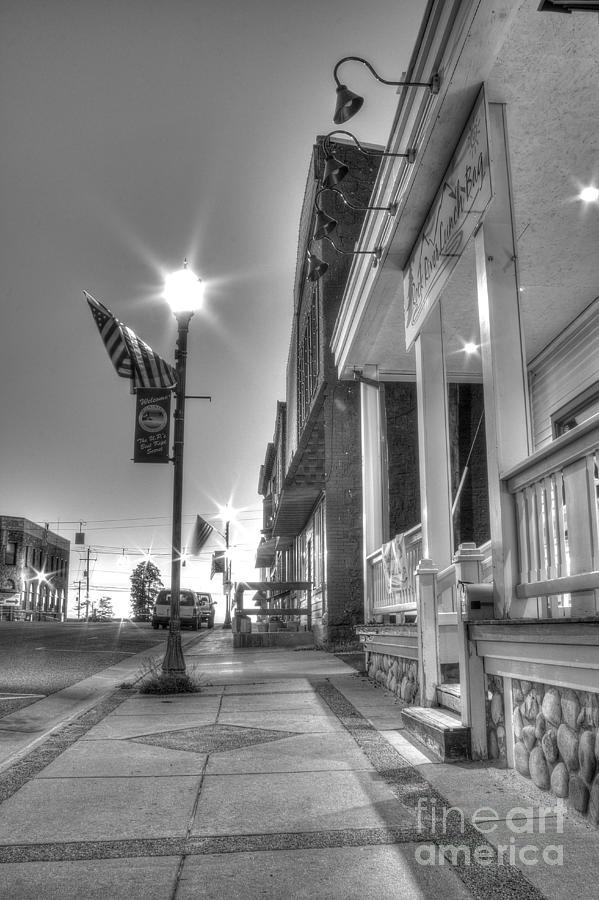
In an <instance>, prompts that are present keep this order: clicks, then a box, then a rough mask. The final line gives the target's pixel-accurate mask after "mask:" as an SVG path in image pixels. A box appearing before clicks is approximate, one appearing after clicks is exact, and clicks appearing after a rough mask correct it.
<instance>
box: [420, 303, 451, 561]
mask: <svg viewBox="0 0 599 900" xmlns="http://www.w3.org/2000/svg"><path fill="white" fill-rule="evenodd" d="M415 350H416V380H417V388H418V390H417V404H418V460H419V468H420V509H421V521H422V556H423V557H424V558H425V559H432V560H433V561H434V564H435V565H436V566H438V567H439V569H444V568H445V567H446V566H448V565H449V564H450V563H451V556H452V544H453V534H452V518H451V478H450V456H449V428H448V415H447V381H446V377H445V360H444V358H443V333H442V325H441V309H440V306H439V305H437V308H436V309H435V310H433V312H432V313H431V314H430V316H429V317H428V320H427V322H426V325H425V326H424V329H423V330H422V331H421V332H420V334H419V335H418V337H417V338H416V343H415Z"/></svg>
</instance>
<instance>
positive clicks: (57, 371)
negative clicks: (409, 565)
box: [0, 0, 426, 620]
mask: <svg viewBox="0 0 599 900" xmlns="http://www.w3.org/2000/svg"><path fill="white" fill-rule="evenodd" d="M425 5H426V4H425V2H424V0H372V2H370V3H368V4H367V3H364V0H327V2H319V3H316V2H315V0H302V3H296V2H293V3H291V2H288V0H169V2H168V3H166V2H160V0H52V2H51V3H48V2H47V0H0V134H1V138H0V272H1V276H0V284H1V285H2V303H1V306H0V322H1V327H0V348H1V352H0V384H1V385H2V388H1V390H2V427H1V428H0V459H1V467H0V513H1V514H4V515H10V516H23V517H25V518H27V519H30V520H32V521H34V522H40V523H44V522H48V523H49V524H50V528H51V529H52V530H53V531H56V532H58V533H59V534H61V535H62V536H63V537H65V538H67V539H68V540H70V541H71V542H73V541H74V536H75V533H76V532H79V531H83V532H84V533H85V536H86V537H85V541H86V543H85V546H84V547H81V546H79V547H75V546H73V547H72V555H71V572H70V585H71V587H70V592H69V594H70V603H69V610H70V611H72V609H73V607H72V602H71V601H72V600H73V599H74V598H75V596H76V593H77V590H76V588H74V587H73V585H74V583H75V582H76V581H78V580H80V579H82V578H83V571H84V568H85V562H84V560H85V557H86V556H87V550H88V548H89V555H90V563H91V564H90V601H91V602H92V603H94V602H97V599H98V598H99V597H100V596H110V597H111V598H112V603H113V607H114V609H115V611H116V612H117V613H119V614H124V615H127V614H128V613H129V611H130V607H129V587H130V584H129V577H130V574H131V571H132V570H133V568H134V567H135V566H136V565H137V564H138V563H139V562H141V561H143V559H144V558H146V555H147V554H148V553H149V554H150V557H151V559H152V561H153V562H155V564H156V565H157V566H158V568H159V569H160V571H161V573H162V578H163V581H164V582H165V584H168V582H169V581H170V555H171V537H170V536H171V508H172V466H171V465H170V464H165V465H143V464H134V463H133V462H132V455H133V429H134V414H135V400H134V397H133V396H132V394H131V393H130V391H129V383H128V381H127V380H125V379H123V378H119V377H118V376H117V374H116V372H115V371H114V369H113V368H112V365H111V363H110V360H109V358H108V355H107V353H106V350H105V348H104V346H103V344H102V342H101V339H100V336H99V333H98V331H97V328H96V325H95V324H94V322H93V320H92V317H91V314H90V312H89V309H88V306H87V304H86V302H85V300H84V296H83V291H84V290H85V291H88V292H89V293H90V294H92V295H93V296H94V297H96V298H97V299H98V300H101V301H102V302H103V303H104V304H105V305H106V306H108V307H109V309H110V310H111V311H112V312H113V313H114V315H115V316H117V317H118V318H119V319H120V320H121V321H122V322H124V323H125V324H126V325H128V326H130V327H131V328H133V330H134V331H135V332H136V333H137V334H138V335H139V337H141V338H142V339H143V340H144V341H146V342H147V343H148V344H150V346H151V347H152V348H153V349H154V350H155V351H156V352H157V353H159V354H160V355H161V356H163V357H164V358H165V359H167V360H169V361H171V362H173V360H174V345H175V340H176V322H175V319H174V317H173V315H172V313H171V312H170V309H169V308H168V306H167V304H166V302H165V300H164V297H163V296H162V287H163V282H164V277H165V275H166V274H167V273H169V272H172V271H175V270H177V269H179V268H180V267H181V265H182V263H183V260H184V259H185V258H186V259H187V260H188V264H189V266H190V267H191V268H192V269H193V271H194V272H196V273H197V274H198V276H199V277H201V278H202V281H203V282H204V286H205V300H204V306H203V309H202V310H201V311H200V312H199V313H197V314H196V315H195V316H194V318H193V319H192V322H191V326H190V333H189V345H188V354H189V355H188V367H187V393H188V394H200V395H208V396H210V397H211V400H210V401H208V400H188V401H187V405H186V418H185V456H184V499H183V535H184V538H186V537H188V536H189V535H190V532H191V526H192V523H193V521H194V520H195V516H196V514H200V515H201V516H203V517H204V518H205V519H207V521H209V522H210V523H211V524H212V525H213V526H214V527H215V528H216V529H217V530H218V531H220V532H222V531H223V523H222V521H221V520H220V519H219V507H221V506H222V505H224V504H227V503H229V504H230V506H231V508H232V509H233V510H234V511H235V512H234V513H232V514H231V544H232V547H233V552H234V557H233V560H234V561H233V579H234V580H240V579H245V580H249V579H256V578H257V577H258V574H259V573H258V571H257V570H256V569H255V568H254V558H255V550H256V547H257V545H258V542H259V539H260V528H261V526H262V498H261V497H260V496H259V494H258V490H257V488H258V476H259V469H260V465H261V464H262V462H263V460H264V454H265V451H266V445H267V443H268V442H269V441H271V440H272V437H273V432H274V422H275V411H276V402H277V401H278V400H283V399H284V397H285V368H286V363H287V356H288V350H289V338H290V331H291V321H292V304H293V283H294V278H295V267H296V256H297V237H298V228H299V218H300V211H301V204H302V199H303V194H304V190H305V187H306V182H307V177H308V168H309V162H310V157H311V152H312V146H313V143H314V140H315V137H316V136H317V135H318V134H327V133H328V132H330V131H332V130H334V128H335V126H334V125H333V121H332V115H333V109H334V100H335V92H334V82H333V75H332V71H333V67H334V65H335V63H336V62H337V61H338V60H339V59H341V58H342V57H344V56H349V55H357V56H362V57H365V58H366V59H368V61H369V62H370V63H371V64H372V65H374V67H375V69H377V71H378V72H379V74H380V75H381V76H382V77H384V78H386V79H388V80H399V79H400V78H401V76H402V74H403V73H404V71H405V69H406V67H407V65H408V63H409V59H410V55H411V52H412V50H413V47H414V44H415V40H416V36H417V33H418V29H419V27H420V23H421V19H422V15H423V13H424V9H425ZM339 74H340V76H341V77H342V80H343V81H345V82H346V83H348V85H349V86H350V87H351V88H352V90H354V91H356V92H358V93H361V94H363V95H364V96H365V97H366V98H367V99H366V103H365V105H364V107H363V109H362V110H361V111H360V113H359V115H357V116H356V117H355V118H354V119H352V121H351V123H348V124H347V125H346V126H345V127H346V128H347V129H348V130H350V131H352V133H354V134H355V135H356V137H357V138H358V139H359V140H361V141H368V142H375V143H380V144H386V142H387V138H388V136H389V133H390V129H391V125H392V121H393V115H394V112H395V107H396V102H397V97H396V93H395V90H394V89H393V88H391V87H386V86H384V85H381V84H379V83H378V82H376V81H375V80H374V79H373V77H372V76H371V75H369V73H368V72H367V70H366V69H365V67H363V66H361V65H360V64H359V63H355V62H348V63H345V64H344V66H343V67H342V68H341V70H340V72H339ZM222 545H223V544H222V538H221V537H219V536H218V534H217V533H216V532H215V533H214V534H213V536H212V537H211V538H210V540H209V542H208V544H207V545H206V546H205V548H204V550H203V551H202V553H201V554H200V556H199V557H198V558H197V559H190V560H188V561H187V563H186V565H185V567H184V569H183V570H182V579H181V583H182V585H183V586H189V587H195V588H196V589H197V590H212V591H213V592H214V593H215V594H217V595H218V594H219V592H220V589H221V578H220V576H216V577H215V578H214V579H213V581H212V582H211V581H210V557H211V553H212V551H213V550H215V549H219V548H220V547H221V546H222ZM84 589H85V587H84ZM216 599H217V600H218V601H219V606H218V610H217V620H219V619H220V620H222V618H223V613H224V604H223V602H222V597H220V596H217V597H216Z"/></svg>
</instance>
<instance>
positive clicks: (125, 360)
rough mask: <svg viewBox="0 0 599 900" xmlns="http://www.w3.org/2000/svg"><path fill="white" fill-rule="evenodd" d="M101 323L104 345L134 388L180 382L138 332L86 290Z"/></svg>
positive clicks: (166, 386)
mask: <svg viewBox="0 0 599 900" xmlns="http://www.w3.org/2000/svg"><path fill="white" fill-rule="evenodd" d="M83 293H84V295H85V299H86V300H87V302H88V304H89V308H90V309H91V312H92V316H93V318H94V322H95V323H96V325H97V326H98V331H99V332H100V336H101V338H102V340H103V341H104V346H105V347H106V350H107V351H108V355H109V357H110V360H111V362H112V365H113V366H114V368H115V370H116V373H117V375H120V376H121V378H130V379H131V381H132V382H133V388H134V390H137V389H138V388H158V389H160V390H171V389H172V388H174V387H175V386H176V384H177V373H176V371H175V369H174V368H173V366H171V365H169V363H167V362H165V361H164V360H163V359H162V357H160V356H159V355H158V354H157V353H156V352H155V351H154V350H152V348H151V347H150V346H148V344H146V343H145V342H144V341H142V340H141V338H138V336H137V335H136V334H135V332H134V331H133V330H132V329H131V328H129V327H128V326H127V325H123V324H122V322H119V320H118V319H117V318H116V317H115V316H113V314H112V313H111V312H110V310H109V309H108V307H106V306H104V304H103V303H100V301H99V300H96V299H95V298H94V297H92V296H91V294H88V293H87V291H83Z"/></svg>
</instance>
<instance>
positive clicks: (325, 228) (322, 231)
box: [312, 209, 337, 241]
mask: <svg viewBox="0 0 599 900" xmlns="http://www.w3.org/2000/svg"><path fill="white" fill-rule="evenodd" d="M336 227H337V219H333V218H332V217H331V216H328V215H327V214H326V213H325V212H323V210H322V209H319V210H317V211H316V224H315V226H314V234H313V235H312V237H313V238H314V240H316V241H320V240H322V238H323V237H325V236H326V235H327V234H330V233H331V231H334V230H335V228H336Z"/></svg>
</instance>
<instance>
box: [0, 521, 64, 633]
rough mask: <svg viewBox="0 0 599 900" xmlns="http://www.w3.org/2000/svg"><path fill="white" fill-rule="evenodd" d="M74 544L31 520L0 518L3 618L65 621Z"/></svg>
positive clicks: (0, 591)
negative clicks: (70, 562) (71, 553)
mask: <svg viewBox="0 0 599 900" xmlns="http://www.w3.org/2000/svg"><path fill="white" fill-rule="evenodd" d="M70 548H71V544H70V541H67V540H66V539H65V538H63V537H60V536H59V535H58V534H55V533H54V532H52V531H50V529H49V528H48V527H43V526H41V525H37V524H36V523H35V522H30V521H29V520H28V519H23V518H18V517H15V516H0V612H1V614H2V618H3V619H6V618H9V617H10V618H12V617H15V616H16V617H19V618H20V617H23V616H26V617H28V618H34V619H44V618H55V619H58V620H60V621H63V620H64V619H66V612H67V590H68V584H69V554H70Z"/></svg>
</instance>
